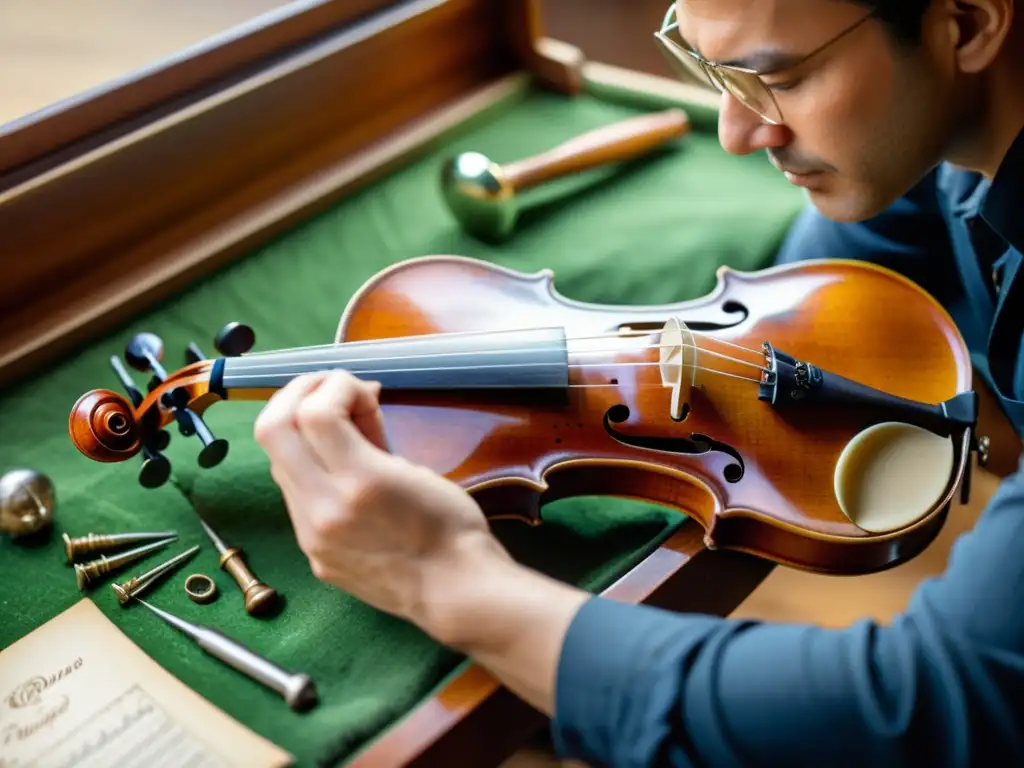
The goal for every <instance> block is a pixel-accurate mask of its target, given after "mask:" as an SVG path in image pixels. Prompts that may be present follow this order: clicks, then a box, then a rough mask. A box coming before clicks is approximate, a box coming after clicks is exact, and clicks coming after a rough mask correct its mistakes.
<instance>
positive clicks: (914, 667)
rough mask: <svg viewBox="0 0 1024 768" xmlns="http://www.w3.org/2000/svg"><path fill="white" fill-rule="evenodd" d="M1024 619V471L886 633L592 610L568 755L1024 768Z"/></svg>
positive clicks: (559, 739)
mask: <svg viewBox="0 0 1024 768" xmlns="http://www.w3.org/2000/svg"><path fill="white" fill-rule="evenodd" d="M1019 469H1020V468H1019ZM953 514H955V510H954V512H953ZM1015 594H1017V595H1018V596H1019V598H1020V599H1018V598H1017V597H1014V595H1015ZM1022 606H1024V474H1022V472H1021V471H1018V473H1017V474H1015V475H1013V476H1012V477H1010V478H1008V479H1007V480H1005V481H1004V482H1003V484H1002V485H1001V486H1000V488H999V490H998V491H997V492H996V494H994V496H993V498H992V500H991V502H990V503H989V505H988V507H987V508H986V510H985V511H984V512H983V513H982V515H981V516H980V517H979V520H978V522H977V523H976V525H975V527H974V529H973V530H971V531H970V532H968V533H966V534H964V535H963V536H961V537H960V539H958V540H957V542H956V543H955V545H954V547H953V550H952V553H951V557H950V561H949V565H948V568H947V570H946V572H945V573H944V574H943V575H942V576H941V577H937V578H933V579H929V580H927V581H925V582H924V583H922V584H921V585H920V586H919V587H918V589H917V591H916V592H915V593H914V595H913V596H912V599H911V602H910V604H909V605H908V608H907V610H906V611H905V612H904V613H903V614H901V615H900V616H898V617H897V618H896V619H895V620H894V621H893V622H891V623H890V624H888V625H885V626H883V625H879V624H877V623H874V622H871V621H862V622H859V623H857V624H855V625H853V626H850V627H848V628H843V629H826V628H820V627H815V626H803V625H786V624H773V623H765V622H755V621H746V620H735V619H728V618H725V619H723V618H718V617H708V616H700V615H684V614H676V613H672V612H667V611H663V610H660V609H656V608H652V607H649V606H643V605H630V604H626V603H618V602H615V601H612V600H608V599H605V598H601V597H596V596H595V597H593V598H591V599H590V600H589V601H588V602H587V603H585V604H584V606H583V607H582V608H581V609H580V611H579V612H578V614H577V615H576V617H575V618H574V620H573V622H572V623H571V625H570V628H569V631H568V633H567V636H566V638H565V642H564V645H563V650H562V653H561V657H560V663H559V668H558V674H557V682H556V707H555V716H554V718H553V724H552V729H553V730H552V733H553V737H554V742H555V746H556V748H557V749H558V751H559V754H560V755H561V756H563V757H565V758H570V759H578V760H582V761H583V762H585V763H586V764H588V765H590V766H594V768H596V767H597V766H622V767H623V768H625V767H627V766H628V767H629V768H636V767H638V766H683V765H687V766H688V765H715V766H730V765H743V766H759V765H786V766H800V765H807V766H823V765H829V766H833V765H836V766H838V765H856V766H863V765H885V766H904V765H906V766H911V765H928V766H931V767H932V768H937V767H939V766H964V765H983V764H984V765H989V764H992V765H1022V764H1024V727H1022V726H1021V723H1022V716H1024V608H1022Z"/></svg>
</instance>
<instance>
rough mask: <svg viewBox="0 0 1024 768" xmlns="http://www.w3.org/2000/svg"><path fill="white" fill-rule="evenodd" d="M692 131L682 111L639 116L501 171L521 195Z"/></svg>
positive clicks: (632, 156) (674, 109) (582, 136)
mask: <svg viewBox="0 0 1024 768" xmlns="http://www.w3.org/2000/svg"><path fill="white" fill-rule="evenodd" d="M689 130H690V120H689V118H688V117H687V115H686V113H685V112H683V111H682V110H681V109H676V108H673V109H668V110H665V111H663V112H657V113H655V114H651V115H640V116H639V117H631V118H628V119H626V120H621V121H619V122H617V123H612V124H611V125H606V126H603V127H601V128H597V129H595V130H592V131H588V132H587V133H584V134H581V135H580V136H577V137H575V138H573V139H570V140H569V141H567V142H565V143H564V144H561V145H559V146H557V147H555V148H554V149H551V150H549V151H547V152H543V153H541V154H539V155H535V156H533V157H528V158H526V159H525V160H517V161H515V162H513V163H508V164H507V165H504V166H502V171H503V175H504V176H505V178H506V179H507V180H508V182H509V183H510V184H511V185H512V186H513V188H514V189H515V190H516V191H517V192H519V191H522V190H524V189H528V188H530V187H533V186H536V185H537V184H543V183H544V182H548V181H552V180H554V179H557V178H560V177H562V176H567V175H568V174H571V173H579V172H580V171H587V170H590V169H592V168H595V167H597V166H600V165H606V164H608V163H615V162H621V161H624V160H631V159H633V158H635V157H638V156H640V155H643V154H644V153H646V152H649V151H651V150H652V149H654V148H655V147H657V146H658V145H659V144H662V143H664V142H666V141H668V140H669V139H673V138H675V137H677V136H682V135H683V134H685V133H687V132H689Z"/></svg>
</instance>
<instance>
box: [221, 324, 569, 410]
mask: <svg viewBox="0 0 1024 768" xmlns="http://www.w3.org/2000/svg"><path fill="white" fill-rule="evenodd" d="M339 369H340V370H344V371H348V372H349V373H351V374H352V375H354V376H356V377H358V378H360V379H363V380H366V381H378V382H380V383H381V385H382V388H383V389H385V390H407V391H429V390H435V391H441V390H443V391H457V390H460V389H461V390H492V389H493V390H497V389H502V390H509V389H512V390H518V389H552V388H554V389H565V388H566V387H568V385H569V359H568V347H567V343H566V336H565V331H564V329H562V328H539V329H529V330H514V331H487V332H479V333H442V334H432V335H426V336H408V337H400V338H393V339H381V340H374V341H355V342H345V343H339V344H331V345H326V346H318V347H303V348H297V349H285V350H279V351H275V352H261V353H256V354H250V355H242V356H240V357H227V358H220V359H218V360H217V361H216V362H215V363H214V366H213V370H212V371H211V377H210V389H211V391H213V392H215V393H217V394H220V395H221V396H222V397H224V398H233V399H249V398H263V397H265V396H266V395H267V393H272V392H273V391H276V390H278V389H281V388H282V387H284V386H285V385H286V384H288V382H290V381H291V380H292V379H294V378H296V377H298V376H302V375H304V374H308V373H316V372H321V371H327V370H339Z"/></svg>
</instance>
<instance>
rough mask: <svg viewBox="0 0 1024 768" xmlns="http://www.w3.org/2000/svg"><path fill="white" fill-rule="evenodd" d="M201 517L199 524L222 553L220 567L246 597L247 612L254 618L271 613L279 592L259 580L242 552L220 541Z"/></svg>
mask: <svg viewBox="0 0 1024 768" xmlns="http://www.w3.org/2000/svg"><path fill="white" fill-rule="evenodd" d="M198 517H199V522H200V524H201V525H202V526H203V529H204V530H205V531H206V535H207V536H209V537H210V541H212V542H213V546H214V547H216V548H217V551H218V552H219V553H220V563H219V565H220V567H221V570H223V571H227V572H228V573H229V574H231V577H232V578H233V579H234V580H235V581H236V582H237V583H238V586H239V588H240V589H241V590H242V594H243V595H244V597H245V610H246V612H247V613H249V614H250V615H252V616H259V615H261V614H264V613H267V612H269V611H271V610H272V609H273V608H274V607H275V606H276V604H277V592H276V590H274V589H273V587H268V586H267V585H266V584H264V583H263V582H262V581H260V580H259V579H257V578H256V577H255V576H254V575H253V572H252V571H251V570H249V566H248V565H246V563H245V560H243V559H242V550H241V549H239V548H238V547H228V546H226V545H225V544H224V542H223V541H221V540H220V537H219V536H218V535H217V534H216V533H214V531H213V529H212V528H210V526H209V525H207V523H206V521H205V520H203V518H202V516H198Z"/></svg>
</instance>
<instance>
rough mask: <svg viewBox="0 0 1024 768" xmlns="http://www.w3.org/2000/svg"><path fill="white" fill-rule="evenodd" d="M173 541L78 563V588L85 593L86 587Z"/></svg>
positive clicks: (76, 570)
mask: <svg viewBox="0 0 1024 768" xmlns="http://www.w3.org/2000/svg"><path fill="white" fill-rule="evenodd" d="M172 541H174V539H173V538H169V539H165V540H164V541H154V542H153V543H152V544H145V545H143V546H141V547H136V548H135V549H129V550H128V551H127V552H121V553H119V554H116V555H112V556H110V557H107V556H106V555H100V556H99V557H98V558H97V559H95V560H90V561H89V562H88V563H76V564H75V577H76V578H77V579H78V588H79V589H80V590H83V591H84V590H85V588H86V587H88V586H91V585H92V584H93V583H94V582H96V581H98V580H99V579H101V578H103V577H104V576H105V575H106V574H108V573H113V572H114V571H117V570H120V569H121V568H124V567H125V566H126V565H130V564H131V563H134V562H135V561H136V560H141V559H142V558H144V557H146V555H149V554H151V553H153V552H156V551H157V550H158V549H163V548H164V547H166V546H167V545H168V544H170V543H171V542H172Z"/></svg>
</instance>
